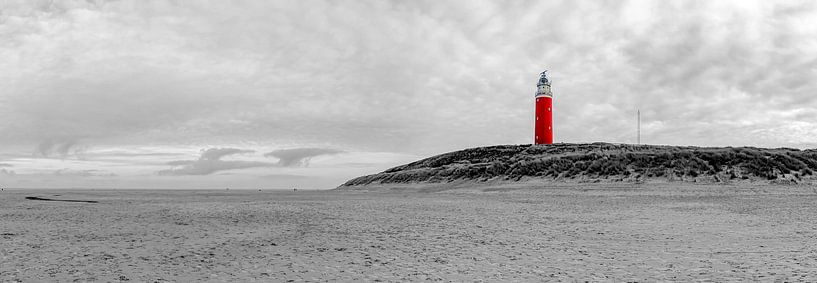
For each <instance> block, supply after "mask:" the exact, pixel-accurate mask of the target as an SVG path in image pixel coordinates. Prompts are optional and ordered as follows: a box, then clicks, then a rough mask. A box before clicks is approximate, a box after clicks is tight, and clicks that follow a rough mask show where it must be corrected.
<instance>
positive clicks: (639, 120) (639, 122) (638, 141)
mask: <svg viewBox="0 0 817 283" xmlns="http://www.w3.org/2000/svg"><path fill="white" fill-rule="evenodd" d="M636 113H637V114H636V115H637V116H638V126H636V128H637V129H638V134H637V137H636V143H637V144H639V145H641V109H638V110H636Z"/></svg>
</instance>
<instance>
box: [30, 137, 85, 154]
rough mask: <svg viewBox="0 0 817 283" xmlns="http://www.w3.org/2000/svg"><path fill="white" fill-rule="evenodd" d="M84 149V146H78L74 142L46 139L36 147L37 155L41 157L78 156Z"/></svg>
mask: <svg viewBox="0 0 817 283" xmlns="http://www.w3.org/2000/svg"><path fill="white" fill-rule="evenodd" d="M85 149H86V148H85V147H84V146H80V145H78V143H77V142H76V141H75V140H54V139H47V140H45V141H43V142H41V143H40V144H38V145H37V153H39V154H40V156H42V157H54V156H58V157H61V158H66V157H68V155H69V154H75V155H79V154H81V153H82V152H83V151H84V150H85Z"/></svg>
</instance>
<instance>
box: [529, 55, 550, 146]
mask: <svg viewBox="0 0 817 283" xmlns="http://www.w3.org/2000/svg"><path fill="white" fill-rule="evenodd" d="M534 128H535V129H534V136H535V138H534V142H535V143H536V144H552V143H553V93H552V92H550V81H549V80H548V76H547V70H545V71H543V72H542V73H541V74H539V82H538V83H536V125H535V126H534Z"/></svg>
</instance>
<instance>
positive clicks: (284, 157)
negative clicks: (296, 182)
mask: <svg viewBox="0 0 817 283" xmlns="http://www.w3.org/2000/svg"><path fill="white" fill-rule="evenodd" d="M342 152H343V151H341V150H336V149H328V148H293V149H279V150H275V151H272V152H269V153H267V154H264V156H267V157H274V158H278V163H277V165H278V166H282V167H297V166H304V167H306V166H309V161H310V160H312V158H313V157H317V156H321V155H332V154H338V153H342Z"/></svg>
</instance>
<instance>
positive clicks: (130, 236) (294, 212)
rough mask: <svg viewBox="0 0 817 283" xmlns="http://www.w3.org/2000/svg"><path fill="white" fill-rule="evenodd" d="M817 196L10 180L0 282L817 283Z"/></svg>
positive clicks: (671, 188)
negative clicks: (111, 186) (184, 187)
mask: <svg viewBox="0 0 817 283" xmlns="http://www.w3.org/2000/svg"><path fill="white" fill-rule="evenodd" d="M55 195H58V196H55ZM26 197H36V198H42V199H50V200H56V201H43V200H38V199H26ZM59 200H74V201H77V200H79V201H96V202H98V203H86V202H61V201H59ZM815 203H817V192H816V191H815V189H813V188H812V187H808V186H789V187H774V186H751V185H740V186H693V185H687V184H666V185H624V186H622V185H617V186H613V185H594V186H590V185H575V186H571V187H563V186H562V187H548V188H538V189H530V188H514V187H503V188H494V189H492V190H488V191H483V189H473V190H455V191H443V192H426V193H423V192H411V193H402V192H387V193H384V192H337V191H331V192H309V191H298V192H291V191H261V192H259V191H203V190H202V191H99V190H97V191H90V190H83V191H80V190H54V191H45V190H27V191H24V190H6V191H3V192H0V243H2V245H0V281H3V282H7V281H10V282H14V281H23V282H31V281H34V282H40V281H114V282H116V281H136V282H165V281H181V282H185V281H191V280H201V281H288V280H293V281H327V280H328V281H337V280H342V281H360V280H367V281H378V280H379V281H422V280H434V281H474V280H477V281H479V280H484V281H509V280H513V281H542V280H545V281H548V280H552V281H557V280H558V281H565V280H567V281H572V280H576V281H585V280H588V281H611V282H612V281H665V280H671V281H693V280H705V279H711V280H713V281H747V280H757V281H811V282H814V281H817V241H815V240H814V239H817V205H814V204H815Z"/></svg>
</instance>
